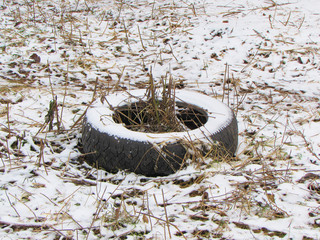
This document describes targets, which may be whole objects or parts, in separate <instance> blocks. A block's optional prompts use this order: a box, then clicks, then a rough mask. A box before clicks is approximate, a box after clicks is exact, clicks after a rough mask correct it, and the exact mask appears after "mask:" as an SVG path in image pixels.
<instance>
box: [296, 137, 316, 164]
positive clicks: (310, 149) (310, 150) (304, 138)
mask: <svg viewBox="0 0 320 240" xmlns="http://www.w3.org/2000/svg"><path fill="white" fill-rule="evenodd" d="M299 135H300V136H301V137H302V139H303V141H304V143H305V145H306V148H307V150H308V151H309V152H310V153H311V154H312V156H314V157H315V158H316V159H317V160H318V161H320V158H319V157H318V156H317V154H316V153H315V152H314V150H313V147H312V145H311V143H310V142H308V141H307V139H306V137H305V135H304V134H303V133H302V132H301V131H299Z"/></svg>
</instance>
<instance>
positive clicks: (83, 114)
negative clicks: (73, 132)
mask: <svg viewBox="0 0 320 240" xmlns="http://www.w3.org/2000/svg"><path fill="white" fill-rule="evenodd" d="M98 81H99V79H98V78H96V82H95V85H94V90H93V94H92V99H91V101H90V102H89V104H88V106H87V108H86V110H85V111H84V112H83V113H82V114H81V116H80V117H79V118H78V119H77V121H75V123H74V124H73V125H72V126H71V128H70V129H73V128H74V127H75V126H77V125H78V124H79V123H80V122H81V120H82V119H83V117H84V116H85V115H86V113H87V111H88V109H89V107H90V106H91V104H92V103H93V102H94V101H95V99H96V93H97V86H98Z"/></svg>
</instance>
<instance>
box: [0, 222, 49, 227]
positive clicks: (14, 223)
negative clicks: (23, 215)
mask: <svg viewBox="0 0 320 240" xmlns="http://www.w3.org/2000/svg"><path fill="white" fill-rule="evenodd" d="M0 225H1V226H2V225H4V226H12V227H16V228H33V229H48V228H52V226H51V225H47V224H40V223H39V224H36V223H16V222H7V221H2V220H0Z"/></svg>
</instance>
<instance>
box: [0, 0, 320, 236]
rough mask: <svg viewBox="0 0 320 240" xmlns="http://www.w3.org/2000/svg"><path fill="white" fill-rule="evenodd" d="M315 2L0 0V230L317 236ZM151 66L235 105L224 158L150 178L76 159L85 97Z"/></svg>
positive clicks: (129, 86)
mask: <svg viewBox="0 0 320 240" xmlns="http://www.w3.org/2000/svg"><path fill="white" fill-rule="evenodd" d="M319 12H320V4H318V1H316V0H275V1H269V0H266V1H265V0H264V1H262V0H261V1H260V0H259V1H257V0H237V1H228V2H225V1H224V0H215V1H213V0H206V1H199V0H188V1H182V0H176V1H169V0H161V1H160V0H156V1H147V0H143V1H137V0H126V1H110V0H97V1H83V0H80V1H79V0H76V1H75V0H66V1H31V2H30V1H29V2H28V1H22V0H15V1H2V2H1V3H0V39H1V41H0V52H1V55H0V118H1V121H0V123H1V124H0V125H1V127H0V160H1V161H0V192H1V194H0V206H1V208H0V225H1V228H0V229H1V230H0V239H170V238H171V239H214V238H216V239H320V233H319V219H320V209H319V202H320V192H319V191H320V190H319V176H320V127H319V124H320V121H319V120H320V110H319V109H320V104H319V102H320V101H319V98H320V83H319V69H320V61H319V43H320V35H319V31H318V29H319V25H320V15H319ZM32 54H36V55H37V56H38V57H40V61H35V60H34V59H31V58H30V57H31V56H32ZM151 70H152V74H153V76H154V78H155V80H157V81H159V80H160V79H161V78H165V77H166V76H169V75H171V76H172V78H173V79H174V81H176V83H177V84H180V85H179V86H184V87H185V89H186V90H188V91H192V92H202V93H201V94H202V95H204V94H207V95H209V96H208V98H210V99H217V100H218V101H223V102H224V103H225V104H227V105H229V106H230V107H231V108H234V109H235V113H236V115H237V119H238V125H239V147H238V151H237V158H236V159H235V160H233V161H224V162H221V161H219V160H217V159H215V158H213V157H212V156H208V157H206V158H204V157H203V158H199V159H196V161H195V160H191V159H188V160H187V161H188V163H189V166H188V167H187V168H185V169H181V170H180V171H178V172H177V173H174V174H172V175H170V176H166V177H155V178H150V177H145V176H142V175H136V174H134V173H129V172H126V171H119V172H118V173H113V174H112V173H108V172H106V171H104V170H101V169H99V170H98V169H96V168H94V167H92V166H90V165H88V164H87V163H86V162H84V161H83V155H82V153H81V152H80V150H79V148H78V140H79V138H80V137H81V122H80V121H78V120H79V119H81V118H82V117H83V114H84V112H85V111H86V110H87V108H88V107H89V105H90V104H91V101H92V99H93V97H94V98H95V99H96V101H95V102H94V105H93V106H98V105H99V103H100V99H103V98H104V96H106V97H107V98H112V97H110V96H113V94H118V95H122V94H124V92H126V91H132V90H135V89H138V88H143V86H145V85H146V83H147V82H148V79H149V78H148V74H149V72H150V71H151ZM225 72H227V76H229V78H230V79H229V81H227V83H226V86H225V91H223V85H224V81H225V79H226V77H225ZM227 89H229V90H227ZM124 90H125V91H124ZM138 91H141V92H142V91H143V90H138ZM203 93H204V94H203ZM199 94H200V93H199ZM223 94H224V96H223ZM55 96H56V97H57V104H58V105H57V109H58V115H59V123H60V124H59V128H58V124H57V116H56V113H55V112H54V111H53V112H50V109H49V107H50V102H52V101H53V99H54V98H55ZM193 96H194V95H190V96H183V97H186V98H187V97H190V98H192V99H191V100H192V102H194V103H195V104H198V105H199V106H206V108H207V109H210V108H211V107H212V106H211V105H210V104H209V101H208V102H207V101H205V100H204V99H206V98H202V97H201V98H199V99H198V98H193ZM204 96H205V95H204ZM201 99H202V100H204V101H205V102H200V100H201ZM110 100H112V99H110ZM88 109H90V110H88V113H90V111H93V110H92V109H94V108H88ZM100 111H107V110H106V109H104V110H100V109H99V112H100ZM50 114H51V115H50ZM104 114H106V113H105V112H104ZM49 115H50V116H51V117H53V121H52V129H51V130H50V129H49V125H50V121H49V120H48V119H49V118H48V117H49ZM46 119H47V122H46ZM221 119H225V118H221ZM212 121H213V120H212ZM214 121H216V119H214ZM215 123H216V122H215ZM207 125H208V126H209V125H210V127H211V123H210V124H209V123H207ZM218 125H219V124H218ZM113 126H114V125H113ZM100 127H101V128H104V127H105V126H100ZM206 127H207V126H206ZM120 128H121V129H122V130H121V131H120V133H122V134H129V133H127V132H126V133H124V132H123V127H122V126H121V127H120ZM213 128H214V129H212V131H215V130H216V129H217V128H218V126H217V125H216V126H214V127H213ZM118 129H119V128H116V127H114V128H113V129H112V131H116V132H117V134H119V132H118ZM108 131H109V130H108ZM110 131H111V130H110ZM170 134H176V133H170ZM130 135H132V133H130ZM140 135H143V134H140V133H135V134H134V136H131V137H135V138H136V139H137V140H143V139H142V137H141V136H140ZM157 137H159V136H157ZM144 140H146V139H144ZM317 186H318V187H317ZM39 226H41V227H42V228H40V227H39Z"/></svg>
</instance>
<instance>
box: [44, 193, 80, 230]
mask: <svg viewBox="0 0 320 240" xmlns="http://www.w3.org/2000/svg"><path fill="white" fill-rule="evenodd" d="M41 195H42V196H44V197H45V198H47V199H48V200H49V201H50V202H51V203H52V204H53V205H55V206H58V204H56V203H55V202H54V201H52V200H51V199H50V198H49V197H48V196H46V195H44V194H43V193H41ZM66 214H67V215H68V216H69V217H70V218H71V219H72V220H73V221H74V222H75V223H76V224H77V225H78V226H79V228H80V229H84V227H82V226H81V224H80V223H79V222H77V221H76V220H75V219H74V218H73V217H72V216H71V215H70V214H69V213H68V212H66Z"/></svg>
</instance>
